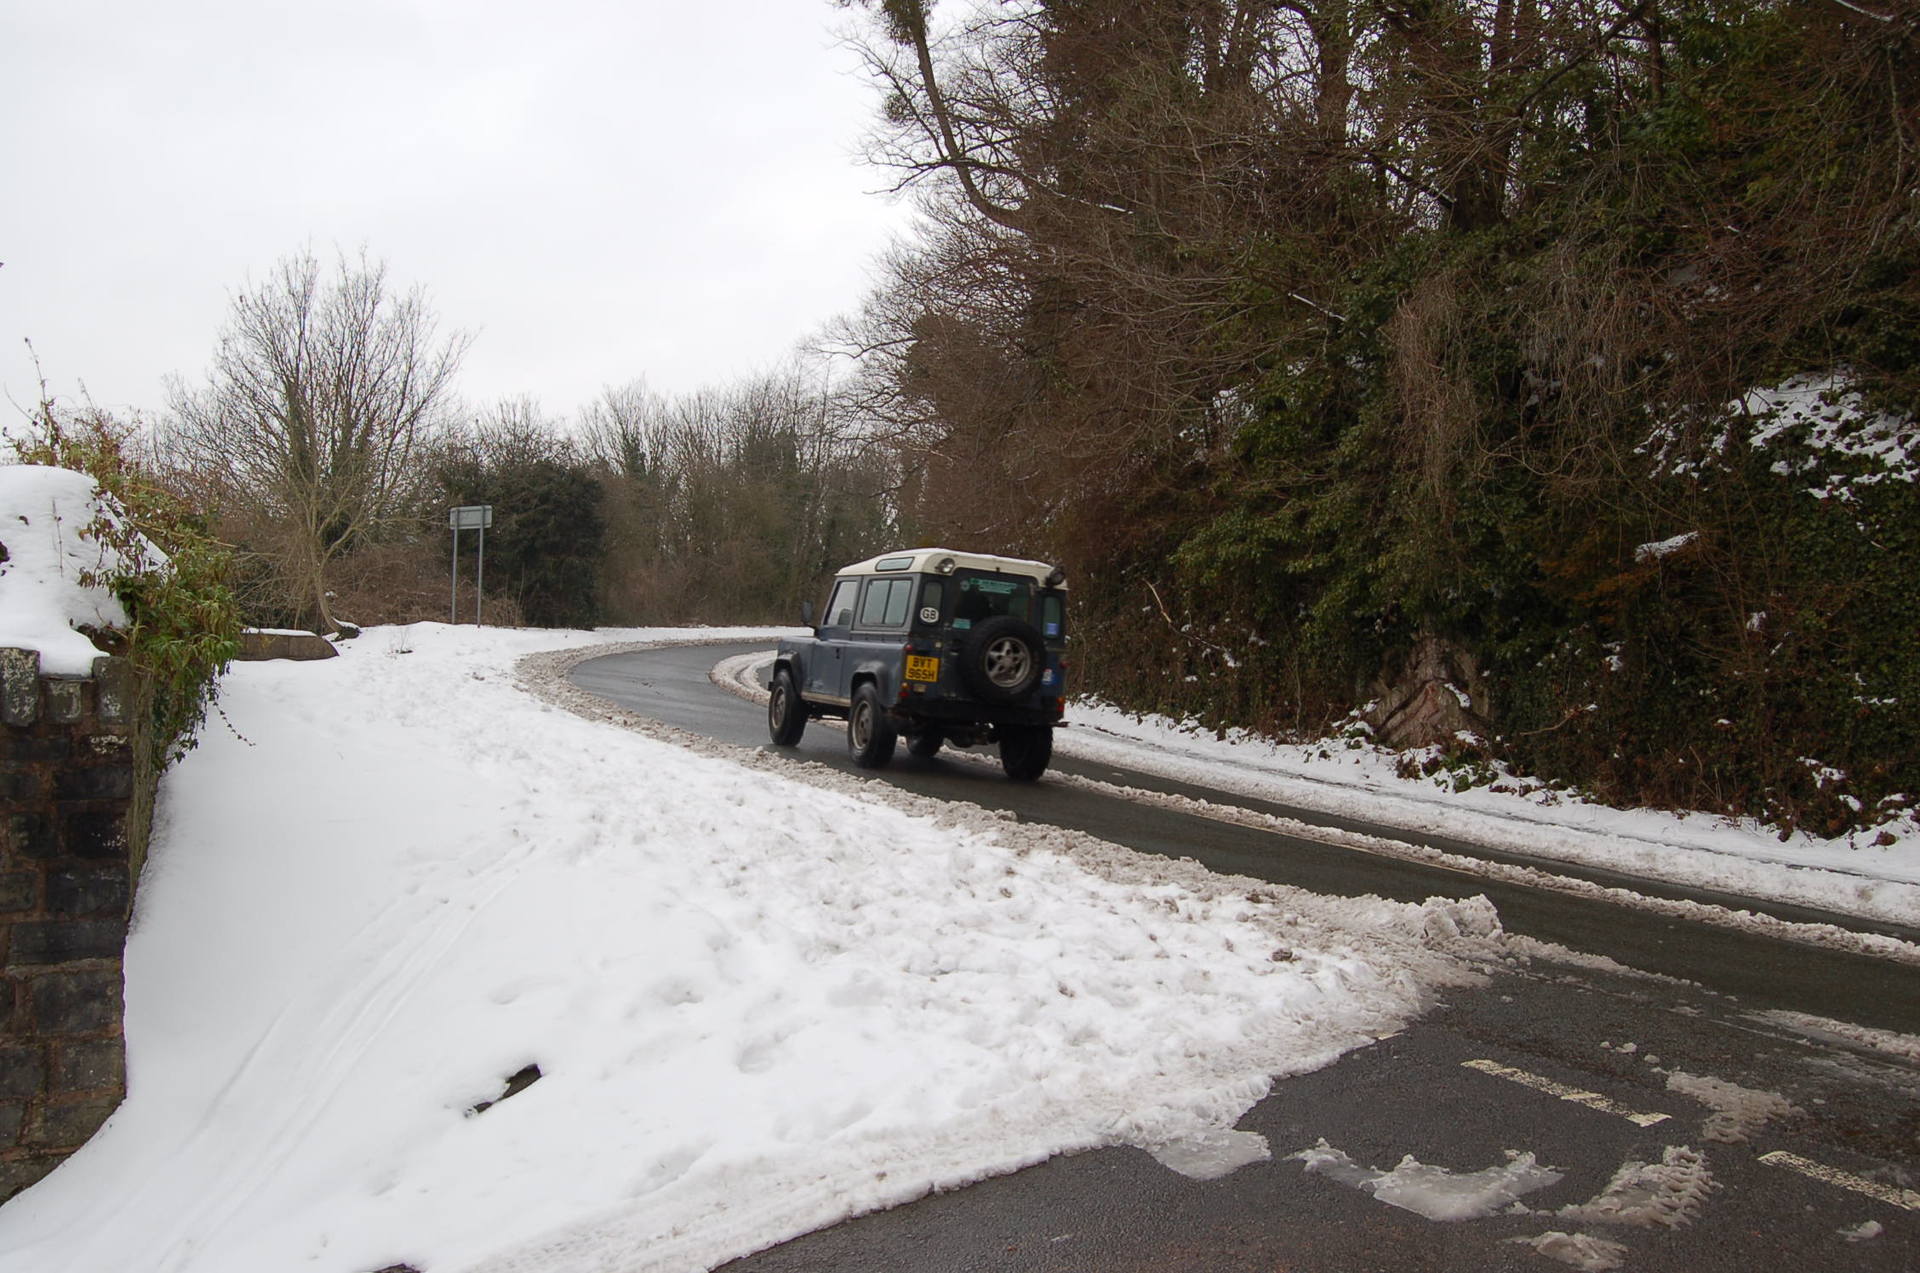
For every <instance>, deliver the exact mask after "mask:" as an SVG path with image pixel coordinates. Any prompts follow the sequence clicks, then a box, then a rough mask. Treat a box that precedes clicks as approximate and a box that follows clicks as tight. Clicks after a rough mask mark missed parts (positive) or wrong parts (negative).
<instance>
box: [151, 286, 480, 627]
mask: <svg viewBox="0 0 1920 1273" xmlns="http://www.w3.org/2000/svg"><path fill="white" fill-rule="evenodd" d="M469 341H470V338H469V337H467V336H466V335H463V334H454V335H451V336H448V337H446V338H444V339H442V338H440V337H438V336H437V334H436V320H435V317H434V314H433V311H432V309H431V308H430V307H429V305H428V303H427V300H426V297H425V295H424V293H423V292H421V291H420V290H419V289H415V290H413V291H410V292H407V293H405V294H404V295H402V294H397V293H395V292H394V291H393V290H392V288H391V287H390V285H389V283H388V280H387V271H386V266H385V264H384V263H382V262H378V261H371V260H369V259H368V258H367V256H366V255H365V253H364V252H363V253H361V254H360V255H359V256H358V257H357V258H354V259H349V258H347V257H345V256H342V257H341V258H340V259H339V261H338V262H337V263H336V265H335V266H334V268H333V270H332V271H330V272H325V273H323V271H322V268H321V266H320V263H319V261H317V260H316V259H315V257H314V256H313V254H312V253H311V252H308V251H302V252H299V253H296V254H294V255H292V256H289V257H286V258H285V259H283V260H282V261H280V262H279V264H278V265H276V266H275V267H274V269H273V271H272V273H271V274H269V275H268V277H267V278H266V279H265V280H264V281H262V282H261V283H259V284H257V285H254V286H250V287H248V288H247V289H245V290H243V291H241V292H240V293H239V294H238V295H236V296H235V297H234V299H233V310H232V314H231V316H230V318H229V320H228V323H227V326H226V327H225V329H224V330H223V331H222V332H221V334H220V341H219V347H218V349H217V351H216V352H215V355H214V362H213V367H212V369H211V371H209V373H208V376H207V381H206V384H205V385H204V386H202V387H200V388H197V389H195V388H189V387H187V386H186V385H185V384H184V383H182V382H178V381H176V382H175V383H174V384H173V385H172V387H171V391H170V403H169V405H170V407H171V413H172V414H171V420H170V422H169V425H168V427H167V430H166V442H165V445H166V449H167V452H168V454H169V457H170V459H171V460H172V461H173V463H174V464H175V465H177V466H179V467H181V468H184V469H185V470H186V471H187V472H188V474H190V475H191V476H192V477H193V478H195V479H197V481H198V482H200V483H203V484H204V485H205V486H206V487H207V488H208V489H209V491H210V492H211V493H212V494H213V495H214V496H215V498H216V499H217V501H218V504H219V507H220V508H221V510H222V514H223V516H225V517H226V518H228V520H229V521H230V523H231V524H232V525H233V526H234V527H235V534H236V538H240V539H241V540H242V547H243V548H245V549H246V550H247V551H249V552H251V553H253V554H255V555H257V556H258V557H259V558H261V559H263V561H264V562H265V563H266V565H267V566H268V570H269V577H270V579H271V582H272V586H273V589H274V591H275V592H276V593H277V594H278V596H277V598H276V600H277V602H278V603H279V604H280V605H282V606H285V607H287V608H288V609H291V610H292V611H293V612H295V613H296V614H300V615H302V616H303V617H307V618H310V619H312V620H313V621H314V622H315V623H316V624H317V626H319V627H320V628H321V629H322V630H326V629H330V628H332V627H335V626H337V624H336V622H335V620H334V616H333V614H332V611H331V608H330V607H329V606H328V603H327V573H328V569H329V567H330V565H332V563H334V562H335V561H336V560H337V559H338V558H339V557H340V556H341V555H342V554H344V553H347V552H350V551H352V550H353V549H354V548H355V547H356V546H358V545H359V544H361V543H363V542H366V541H367V540H369V539H371V538H374V537H376V536H377V535H379V534H380V532H381V531H382V530H384V529H386V528H388V527H390V526H391V525H393V524H394V523H395V522H396V521H397V520H400V519H404V518H407V517H409V516H410V515H411V514H412V513H413V512H414V511H415V509H416V500H415V496H416V494H417V492H418V489H419V486H420V483H421V481H422V479H423V477H424V472H423V467H424V466H423V465H421V464H420V463H419V462H418V458H419V456H420V453H421V447H422V443H423V442H424V441H425V440H426V437H427V435H428V434H429V433H430V432H431V431H432V430H433V429H434V428H435V427H436V425H437V424H438V423H439V422H440V418H441V413H442V411H443V409H444V408H445V406H446V405H447V400H448V396H449V391H450V388H451V385H452V381H453V376H454V372H455V370H456V369H457V368H458V366H459V364H460V359H461V357H462V356H463V355H464V353H465V352H466V349H467V346H468V344H469Z"/></svg>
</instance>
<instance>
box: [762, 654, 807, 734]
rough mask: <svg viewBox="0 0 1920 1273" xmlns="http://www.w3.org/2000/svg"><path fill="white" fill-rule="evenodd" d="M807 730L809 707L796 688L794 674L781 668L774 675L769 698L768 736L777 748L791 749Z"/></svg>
mask: <svg viewBox="0 0 1920 1273" xmlns="http://www.w3.org/2000/svg"><path fill="white" fill-rule="evenodd" d="M806 728H807V705H806V704H805V703H803V702H801V701H800V691H799V690H798V689H795V688H794V684H793V674H792V673H791V672H789V671H787V669H785V668H781V669H780V670H779V671H778V672H775V673H774V674H773V689H772V693H770V694H769V695H768V697H767V734H768V736H770V737H771V738H772V739H773V742H774V745H775V746H776V747H791V746H793V745H794V744H795V743H797V742H799V741H800V735H801V734H803V733H805V732H806Z"/></svg>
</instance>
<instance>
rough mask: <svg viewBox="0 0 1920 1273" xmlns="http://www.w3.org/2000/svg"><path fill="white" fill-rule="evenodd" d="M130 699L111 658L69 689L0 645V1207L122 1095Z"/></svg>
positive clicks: (32, 657)
mask: <svg viewBox="0 0 1920 1273" xmlns="http://www.w3.org/2000/svg"><path fill="white" fill-rule="evenodd" d="M134 701H135V696H134V684H133V680H132V677H131V674H130V670H129V669H128V668H127V666H126V664H125V662H124V661H122V660H119V659H111V658H107V657H104V656H103V657H101V658H100V659H98V660H96V661H95V663H94V675H93V676H92V677H90V678H88V679H85V680H73V679H64V678H52V677H43V676H41V675H40V659H39V655H38V654H35V653H33V652H32V651H27V650H4V649H0V1201H4V1200H5V1199H7V1198H10V1197H12V1196H13V1195H14V1194H16V1193H18V1192H19V1191H20V1190H22V1189H24V1188H26V1187H27V1186H28V1185H30V1184H32V1183H33V1182H34V1181H36V1180H38V1179H40V1178H41V1177H42V1176H44V1175H46V1174H47V1173H48V1172H49V1171H52V1170H53V1169H54V1168H55V1167H56V1166H58V1165H59V1164H60V1162H61V1161H62V1160H64V1159H65V1158H66V1157H67V1155H69V1154H71V1153H72V1152H73V1151H74V1150H76V1149H78V1148H79V1147H80V1146H81V1145H83V1144H85V1143H86V1140H87V1138H88V1137H89V1136H91V1135H93V1133H94V1132H95V1131H96V1130H97V1129H98V1128H99V1126H100V1124H101V1123H102V1122H104V1121H106V1118H107V1115H109V1114H111V1113H112V1112H113V1110H114V1107H115V1106H117V1105H118V1104H119V1103H120V1100H121V1098H122V1097H124V1096H125V1094H126V1051H125V1043H124V1039H123V1036H122V1033H121V1026H122V1021H123V1016H124V981H123V977H122V965H121V958H122V954H123V952H124V949H125V947H126V940H127V919H128V915H129V914H130V912H131V908H132V901H133V882H134V870H135V866H134V863H133V861H132V860H131V856H130V840H131V838H132V837H130V836H129V833H128V832H129V816H128V815H129V809H130V808H131V807H132V805H133V803H134V789H135V782H136V779H135V764H134V748H133V743H132V738H131V734H132V729H133V703H134Z"/></svg>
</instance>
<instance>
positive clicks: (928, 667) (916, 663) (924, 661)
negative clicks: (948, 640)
mask: <svg viewBox="0 0 1920 1273" xmlns="http://www.w3.org/2000/svg"><path fill="white" fill-rule="evenodd" d="M907 679H908V680H909V681H937V680H939V679H940V660H939V659H935V658H929V657H927V656H926V655H924V654H909V655H908V656H907Z"/></svg>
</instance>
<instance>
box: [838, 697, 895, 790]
mask: <svg viewBox="0 0 1920 1273" xmlns="http://www.w3.org/2000/svg"><path fill="white" fill-rule="evenodd" d="M899 741H900V732H899V731H898V730H896V729H895V728H894V727H893V722H892V721H890V720H888V719H887V712H886V709H885V708H884V707H882V706H881V705H880V692H879V691H878V690H876V689H874V688H873V682H872V681H868V682H866V683H865V684H864V685H862V686H861V687H860V688H859V689H857V690H855V691H854V694H853V710H851V711H850V712H848V713H847V755H849V756H851V757H852V758H853V763H854V764H856V765H858V766H860V768H862V769H879V768H881V767H883V766H884V765H885V764H886V763H887V762H888V761H889V760H892V759H893V748H894V744H895V743H897V742H899Z"/></svg>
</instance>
